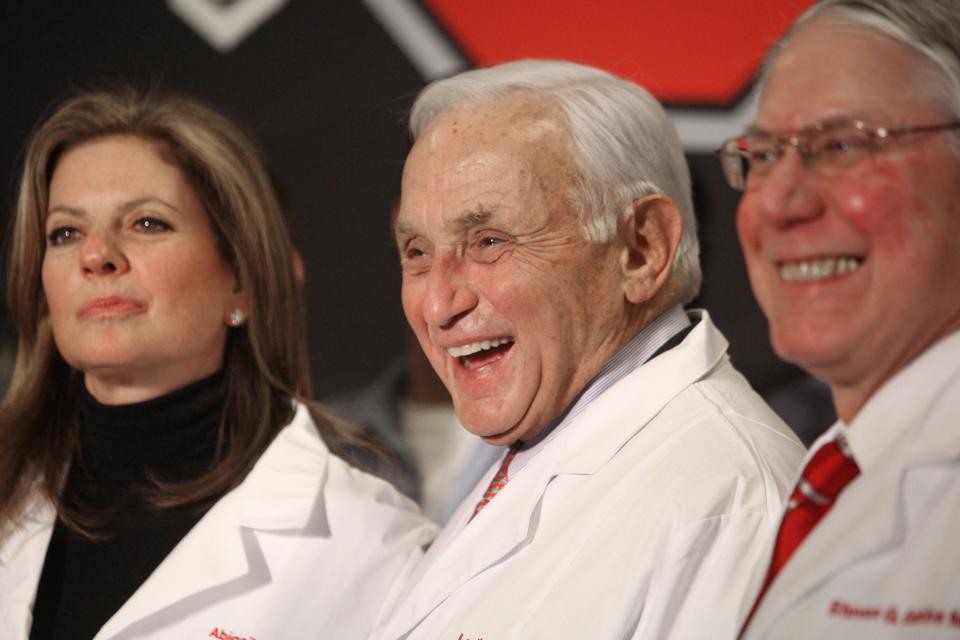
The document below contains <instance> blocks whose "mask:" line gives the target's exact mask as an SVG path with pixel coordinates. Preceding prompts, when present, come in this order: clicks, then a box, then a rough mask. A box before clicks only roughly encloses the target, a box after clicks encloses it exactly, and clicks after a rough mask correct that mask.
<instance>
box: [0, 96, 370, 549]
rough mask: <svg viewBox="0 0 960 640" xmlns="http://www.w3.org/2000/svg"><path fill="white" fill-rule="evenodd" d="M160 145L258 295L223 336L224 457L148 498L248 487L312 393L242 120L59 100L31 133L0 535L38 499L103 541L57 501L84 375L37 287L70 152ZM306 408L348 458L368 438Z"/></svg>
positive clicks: (15, 283) (90, 524) (5, 416)
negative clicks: (122, 140) (97, 144)
mask: <svg viewBox="0 0 960 640" xmlns="http://www.w3.org/2000/svg"><path fill="white" fill-rule="evenodd" d="M117 135H120V136H135V137H137V138H141V139H143V140H145V141H149V142H152V143H157V144H158V145H159V148H160V149H162V150H163V151H162V152H163V153H164V154H165V155H166V156H167V157H166V158H165V159H166V160H168V161H170V162H172V163H174V164H175V165H177V166H179V168H180V169H181V170H182V171H183V173H184V175H185V176H186V177H187V179H188V180H189V181H190V183H191V185H192V187H193V189H194V190H195V192H196V194H197V195H198V197H199V199H200V201H201V202H202V203H203V205H204V208H205V210H206V212H207V215H208V216H209V218H210V222H211V223H212V226H213V229H214V232H215V233H216V236H217V238H218V241H219V246H220V249H221V251H222V252H223V255H224V257H225V258H226V259H227V260H228V262H229V263H230V264H232V265H233V268H234V270H235V274H236V277H237V279H238V282H239V283H240V287H241V288H242V290H243V292H244V294H245V295H246V299H247V301H248V304H249V311H250V313H249V318H248V320H247V322H246V323H245V324H244V325H243V326H242V327H240V328H236V329H231V330H230V331H229V333H228V337H227V343H226V348H225V352H224V363H223V368H224V377H225V383H224V384H225V405H224V410H223V415H222V418H221V420H220V426H219V433H218V447H217V455H216V459H215V462H214V464H213V465H212V466H211V468H210V469H209V470H208V471H207V472H206V473H204V474H202V475H201V476H200V477H197V478H194V479H192V480H190V481H188V482H184V483H180V484H173V485H168V484H162V483H160V482H157V483H156V485H155V486H154V487H153V488H152V490H151V492H150V494H149V496H148V499H149V500H150V501H151V502H152V503H153V504H154V505H155V506H157V507H159V508H168V507H175V506H181V505H188V504H193V503H197V502H199V501H203V500H204V499H209V498H212V497H215V496H218V495H220V494H222V493H224V492H225V491H229V490H230V489H231V488H233V487H235V486H236V485H237V484H239V483H240V482H241V481H242V480H243V478H244V477H245V476H246V474H247V472H249V471H250V469H251V468H252V467H253V465H254V463H255V462H256V461H257V459H258V458H259V457H260V455H261V454H262V453H263V451H264V450H265V449H266V447H267V446H268V445H269V444H270V442H271V441H272V439H273V438H274V436H275V435H276V434H277V433H278V431H279V430H280V429H281V428H282V427H283V426H284V425H286V424H287V423H288V422H289V421H290V420H291V418H292V416H293V403H292V402H291V400H292V399H297V400H301V401H304V402H306V398H307V396H308V395H309V389H310V381H309V372H308V366H307V354H308V351H307V345H306V330H305V320H304V309H303V300H302V292H301V287H300V283H299V282H298V279H297V277H296V275H295V266H294V262H295V258H294V250H293V246H292V244H291V241H290V235H289V231H288V229H287V225H286V221H285V219H284V216H283V213H282V211H281V207H280V204H279V202H278V200H277V196H276V194H275V192H274V189H273V187H272V185H271V182H270V179H269V176H268V174H267V171H266V170H265V168H264V163H263V160H262V159H261V155H260V153H259V151H258V149H257V147H256V145H255V143H254V142H253V139H252V138H251V136H249V135H248V134H247V133H246V132H245V131H244V130H243V129H242V128H241V127H240V126H238V125H237V124H236V123H234V122H233V121H231V120H230V119H228V118H226V117H225V116H223V115H221V114H219V113H217V112H216V111H214V110H212V109H211V108H209V107H207V106H205V105H203V104H201V103H199V102H197V101H196V100H193V99H191V98H186V97H183V96H175V95H167V94H161V93H158V92H156V91H139V90H135V89H132V88H123V89H119V90H107V91H97V92H89V93H83V94H80V95H77V96H75V97H73V98H71V99H69V100H67V101H66V102H64V103H63V104H61V105H60V106H59V107H58V108H57V109H56V110H55V111H54V112H53V114H52V115H51V116H50V117H49V118H47V119H46V120H45V121H44V122H43V123H42V124H41V125H40V126H39V127H38V128H37V129H36V131H35V132H34V134H33V136H32V138H31V140H30V143H29V145H28V147H27V150H26V157H25V160H24V169H23V176H22V179H21V183H20V191H19V197H18V199H17V203H16V211H15V213H14V218H13V226H12V230H11V235H10V246H9V264H8V270H7V282H6V287H7V291H6V292H7V297H8V304H9V309H10V313H11V316H12V318H13V321H14V323H15V328H16V329H17V333H18V345H17V357H16V364H15V368H14V371H13V374H12V378H11V382H10V386H9V388H8V391H7V394H6V396H5V398H4V399H3V402H2V403H0V540H3V539H4V538H5V537H6V536H7V535H9V533H10V532H11V531H12V529H13V527H14V526H15V525H16V524H17V523H18V522H19V521H20V519H21V518H22V517H24V516H25V515H26V514H27V513H26V512H27V510H28V509H27V507H28V505H29V504H30V502H31V500H32V499H33V498H34V497H35V496H37V495H40V496H42V497H45V498H46V499H47V500H49V501H50V502H51V503H52V504H53V505H55V506H56V508H57V511H58V515H59V517H60V518H61V519H62V520H63V521H64V522H65V523H66V524H67V525H68V526H70V527H71V528H72V529H73V530H75V531H77V532H79V533H81V534H85V535H88V536H91V537H93V536H95V535H96V533H95V530H96V526H97V524H98V523H99V518H98V517H97V515H96V514H90V513H87V512H85V511H84V510H83V509H82V508H78V507H76V506H74V505H73V504H72V502H71V501H70V500H66V499H64V497H63V496H62V490H63V482H64V479H65V471H66V469H67V467H68V465H69V462H70V460H71V458H72V456H73V455H74V452H75V450H76V448H77V444H78V442H79V435H78V431H79V422H78V419H77V408H76V405H77V397H78V392H79V390H80V387H81V385H82V384H83V380H82V375H83V374H82V372H80V371H77V370H74V369H72V368H71V367H70V366H69V365H68V364H67V363H66V362H65V361H64V360H63V358H62V357H61V356H60V354H59V353H58V351H57V347H56V344H55V342H54V339H53V333H52V330H51V324H50V314H49V310H48V307H47V302H46V298H45V296H44V291H43V287H42V285H41V267H42V263H43V256H44V248H45V233H44V230H45V218H46V214H47V207H48V198H49V187H50V179H51V176H52V173H53V171H54V169H55V168H56V166H57V162H58V160H59V159H60V157H61V156H62V155H63V153H64V152H65V151H67V150H68V149H71V148H73V147H76V146H77V145H80V144H83V143H85V142H89V141H91V140H95V139H98V138H103V137H106V136H117ZM309 406H310V408H311V413H312V414H313V416H314V419H315V421H316V424H317V428H318V430H319V431H320V435H321V437H322V438H323V440H324V441H325V442H326V444H327V446H328V447H329V448H330V449H331V450H332V451H333V452H334V453H337V454H339V455H345V454H351V453H356V452H358V451H360V452H362V451H363V450H364V448H365V446H366V445H365V443H364V441H363V439H362V438H360V437H359V436H357V435H356V434H355V433H354V432H352V431H351V429H350V428H349V427H347V426H346V425H345V424H343V423H342V422H340V421H338V420H336V419H334V418H331V417H330V416H328V415H327V414H325V413H324V412H323V411H322V410H320V409H318V408H317V407H316V405H313V404H309Z"/></svg>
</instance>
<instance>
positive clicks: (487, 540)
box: [379, 311, 727, 639]
mask: <svg viewBox="0 0 960 640" xmlns="http://www.w3.org/2000/svg"><path fill="white" fill-rule="evenodd" d="M693 313H694V314H700V315H701V321H700V322H699V324H698V325H697V326H696V327H695V328H694V329H693V330H692V331H691V332H690V333H689V335H687V337H686V338H685V339H684V340H683V342H681V343H680V344H679V345H678V346H676V347H674V348H673V349H671V350H669V351H667V352H665V353H663V354H661V355H660V356H658V357H656V358H654V359H653V360H650V361H649V362H647V363H646V364H644V365H643V366H641V367H639V368H637V369H636V370H634V371H633V372H631V373H630V374H628V375H627V376H625V377H624V378H623V379H621V380H620V381H618V382H617V383H616V384H614V385H613V386H612V387H610V388H609V389H607V390H606V391H605V392H604V393H603V394H601V395H600V396H599V397H598V398H597V399H596V400H594V401H593V402H592V403H591V404H590V405H589V406H588V407H586V409H584V411H583V412H582V413H581V414H580V415H578V416H577V417H576V418H575V419H574V422H572V423H571V424H570V425H569V427H568V428H567V429H565V430H564V431H563V432H562V433H560V434H558V437H557V439H556V440H555V441H554V442H553V443H551V444H550V445H549V446H547V447H545V448H544V450H543V451H541V452H540V453H539V454H537V456H535V457H534V458H533V459H531V460H530V462H529V463H528V464H527V466H525V467H524V468H523V469H522V471H521V472H520V473H519V474H518V475H517V476H516V477H515V478H512V479H511V480H510V482H508V483H507V485H506V486H505V487H504V488H503V489H502V490H501V491H500V492H499V493H498V494H497V497H496V499H494V500H492V501H490V503H489V504H488V505H486V507H484V509H483V510H482V511H481V512H480V513H479V514H478V515H477V516H476V518H474V519H473V521H472V522H471V521H470V517H471V515H472V513H473V509H474V505H475V504H476V502H477V500H478V499H479V498H480V496H481V495H482V494H483V491H484V489H485V488H486V485H487V483H488V482H489V480H490V478H491V477H492V475H493V473H494V472H495V469H493V468H491V470H490V471H489V472H488V473H487V475H486V477H485V478H483V479H482V480H481V481H480V483H479V484H478V485H477V487H476V488H475V489H474V491H473V492H472V493H471V494H470V495H469V496H467V498H465V499H464V501H463V503H461V505H460V507H459V509H458V510H457V512H456V514H455V515H454V516H453V517H452V518H451V519H450V522H449V523H448V524H447V526H446V527H445V528H444V530H443V532H442V533H441V535H440V537H439V538H438V539H437V540H436V541H435V542H434V544H433V546H432V547H431V548H430V550H429V552H428V554H427V557H426V558H425V560H424V562H423V564H422V565H421V566H422V567H423V569H421V571H419V572H418V573H417V574H416V575H414V576H413V577H412V579H411V581H410V583H409V584H412V585H413V588H412V590H411V591H410V593H409V594H408V596H407V598H406V599H405V601H404V602H403V603H402V604H401V606H400V607H399V608H397V609H396V611H395V613H394V616H393V618H392V619H391V620H390V621H389V626H388V627H386V628H385V629H384V633H383V634H382V635H381V636H379V637H381V638H383V639H394V638H400V637H403V636H404V635H405V634H407V633H409V632H410V630H412V629H413V628H414V627H415V626H416V625H417V624H419V622H420V621H421V620H423V619H424V618H425V617H426V616H427V615H429V613H430V612H431V611H433V610H434V609H435V608H436V607H438V606H439V605H440V604H441V603H443V602H444V601H445V600H446V599H447V598H448V597H450V596H451V595H452V594H453V593H454V592H456V591H457V589H459V588H460V587H461V586H462V585H464V584H465V583H467V582H468V581H469V580H471V579H472V578H473V577H475V576H476V575H477V574H479V573H480V572H482V571H484V570H485V569H487V568H488V567H490V566H492V565H494V564H496V563H497V562H499V561H501V560H503V559H504V558H506V557H507V556H508V555H510V554H511V553H513V552H515V551H516V550H518V549H519V548H520V547H522V546H523V544H524V543H525V542H527V541H529V540H531V539H532V537H533V536H534V535H536V531H537V524H538V518H539V513H540V506H541V503H542V500H543V496H544V493H545V492H546V488H547V485H548V484H549V483H550V482H551V480H553V478H555V477H557V476H558V475H564V474H592V473H594V472H595V471H597V470H599V469H600V468H602V467H603V465H604V464H605V463H606V462H608V461H609V460H610V459H611V458H612V457H613V456H614V455H615V454H616V452H617V451H619V450H620V448H621V447H623V445H624V444H625V443H626V441H627V440H629V439H630V438H631V437H632V436H633V435H634V434H636V433H637V432H638V431H639V430H640V429H642V428H643V426H644V425H645V424H646V423H647V422H649V421H650V420H651V419H652V418H653V417H654V416H655V415H656V414H657V413H659V412H660V410H661V409H663V407H664V406H665V405H666V404H667V403H668V402H669V401H670V400H671V399H673V398H674V397H675V396H676V395H677V394H679V393H680V392H682V391H683V389H685V388H686V387H688V386H689V385H690V384H692V383H693V382H695V381H696V380H698V379H700V378H701V377H703V376H704V375H706V374H707V373H708V372H709V371H710V370H711V369H713V367H715V366H716V365H717V364H718V363H719V362H721V361H722V360H724V354H725V352H726V347H727V342H726V340H725V339H724V337H723V335H722V334H721V333H720V332H719V330H717V328H716V327H715V326H714V325H713V324H712V322H711V321H710V317H709V315H708V314H707V313H706V312H705V311H700V312H693ZM624 389H631V390H632V389H638V390H642V395H640V396H639V397H638V398H637V401H636V403H634V404H632V405H631V406H629V407H627V406H624V402H623V393H624V391H623V390H624ZM579 425H583V428H580V427H579ZM587 425H589V426H587ZM468 523H469V524H468ZM494 523H496V524H495V525H494Z"/></svg>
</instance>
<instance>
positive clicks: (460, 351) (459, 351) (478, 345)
mask: <svg viewBox="0 0 960 640" xmlns="http://www.w3.org/2000/svg"><path fill="white" fill-rule="evenodd" d="M508 342H513V338H510V337H508V336H504V337H502V338H494V339H493V340H481V341H480V342H471V343H470V344H464V345H461V346H459V347H448V348H447V353H449V354H450V355H451V356H452V357H454V358H462V357H464V356H471V355H473V354H475V353H477V352H480V351H488V350H490V349H493V348H494V347H499V346H500V345H502V344H507V343H508Z"/></svg>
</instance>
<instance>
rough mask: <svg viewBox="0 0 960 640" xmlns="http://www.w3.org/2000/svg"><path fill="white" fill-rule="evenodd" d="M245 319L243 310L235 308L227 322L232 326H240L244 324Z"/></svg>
mask: <svg viewBox="0 0 960 640" xmlns="http://www.w3.org/2000/svg"><path fill="white" fill-rule="evenodd" d="M245 319H246V318H245V316H244V315H243V311H241V310H240V309H234V310H233V311H231V312H230V315H229V316H228V317H227V322H228V323H229V324H230V326H231V327H239V326H240V325H241V324H243V321H244V320H245Z"/></svg>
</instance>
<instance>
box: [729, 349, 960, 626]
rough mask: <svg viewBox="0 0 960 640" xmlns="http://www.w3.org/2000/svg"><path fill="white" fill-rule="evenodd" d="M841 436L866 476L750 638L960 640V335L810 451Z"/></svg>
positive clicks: (790, 565) (774, 589)
mask: <svg viewBox="0 0 960 640" xmlns="http://www.w3.org/2000/svg"><path fill="white" fill-rule="evenodd" d="M840 429H843V430H844V433H845V435H846V438H847V441H848V443H849V444H850V448H851V451H852V452H853V455H854V458H855V459H856V461H857V464H858V465H859V466H860V469H861V474H860V475H859V476H858V477H857V478H856V479H854V480H853V481H852V482H851V483H850V484H849V485H847V487H846V488H845V489H844V491H843V493H841V494H840V497H839V498H838V499H837V502H836V504H834V506H833V508H832V509H831V510H830V512H829V513H827V515H826V516H824V518H823V520H821V521H820V523H819V524H818V525H817V526H816V528H814V530H813V531H812V532H810V534H809V535H808V536H807V538H806V539H805V540H804V541H803V543H802V544H801V545H800V546H799V547H798V548H797V550H796V551H795V552H794V554H793V556H792V557H791V558H790V560H789V561H788V562H787V564H786V566H785V567H784V568H783V569H782V571H781V572H780V574H779V575H778V576H777V578H776V579H775V580H774V581H773V583H772V584H771V585H770V588H769V590H768V591H767V594H766V596H765V597H764V599H763V602H762V603H761V605H760V606H759V607H758V608H757V611H756V613H755V615H754V617H753V619H752V621H751V623H750V627H749V628H748V629H747V631H746V633H745V635H744V637H746V638H749V639H751V640H754V639H757V638H776V639H778V640H780V639H789V638H844V639H846V640H852V639H854V638H870V639H871V640H873V639H875V638H876V639H883V638H911V639H913V638H917V639H921V640H922V639H927V638H960V332H955V333H954V334H952V335H951V336H949V337H947V338H945V339H943V340H941V341H940V342H939V343H938V344H936V345H935V346H934V347H932V348H931V349H928V350H927V351H926V352H925V353H924V354H922V355H921V356H920V357H919V358H917V359H916V360H915V361H914V362H913V363H911V364H910V365H908V366H907V367H906V368H905V369H903V370H902V371H901V372H900V373H899V374H898V375H896V376H895V377H893V378H892V379H891V380H890V381H888V383H887V384H885V385H884V386H883V387H882V388H881V389H880V390H879V391H878V392H877V393H876V394H874V396H873V397H871V398H870V400H869V401H868V402H867V404H866V405H864V407H863V409H861V411H860V412H859V413H858V414H857V416H856V418H855V419H854V420H853V421H852V422H851V423H850V425H849V426H847V427H844V426H843V425H841V424H837V425H834V427H833V428H832V429H830V431H828V432H827V433H826V434H824V436H823V437H822V438H821V440H820V441H818V442H817V443H815V444H814V447H813V449H811V451H814V450H815V449H816V448H817V447H818V446H819V444H820V442H822V441H825V440H827V439H828V438H830V437H832V435H833V434H834V433H835V432H836V431H837V430H840ZM767 558H768V559H767V560H766V561H765V563H768V562H769V554H768V556H767ZM766 566H767V564H764V565H763V567H764V571H765V570H766Z"/></svg>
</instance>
